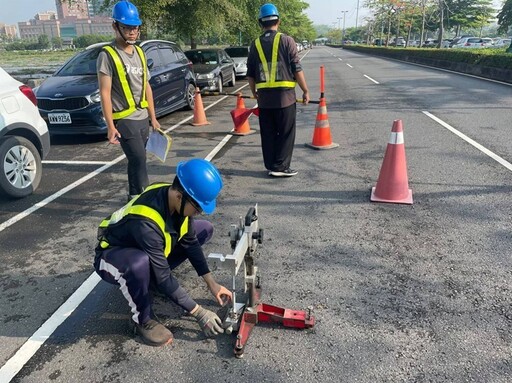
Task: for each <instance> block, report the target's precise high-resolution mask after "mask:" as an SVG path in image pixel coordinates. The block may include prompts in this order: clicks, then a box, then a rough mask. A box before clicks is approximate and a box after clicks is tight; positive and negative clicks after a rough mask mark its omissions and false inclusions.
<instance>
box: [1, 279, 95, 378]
mask: <svg viewBox="0 0 512 383" xmlns="http://www.w3.org/2000/svg"><path fill="white" fill-rule="evenodd" d="M99 281H101V278H100V277H99V275H98V274H96V273H92V274H91V275H90V276H89V278H87V280H86V281H85V282H84V283H82V285H81V286H80V287H79V288H78V289H77V290H75V292H74V293H73V294H72V295H71V296H70V297H69V298H68V299H67V300H66V302H64V303H63V304H62V305H61V306H60V307H59V308H58V309H57V311H55V312H54V313H53V315H52V316H51V317H50V318H49V319H48V320H47V321H46V322H44V323H43V325H42V326H41V327H39V329H38V330H37V331H36V332H35V333H34V334H33V335H32V336H31V337H30V338H29V339H28V340H27V341H26V342H25V343H24V344H23V346H21V347H20V348H19V349H18V351H16V353H15V354H14V356H12V357H11V358H10V359H9V360H8V361H7V363H5V364H4V365H3V366H2V368H0V382H6V383H8V382H10V381H11V380H12V378H14V377H15V376H16V374H18V372H20V370H21V369H22V368H23V366H24V365H25V364H27V362H28V361H29V360H30V358H32V356H34V354H35V353H36V352H37V350H39V348H41V346H42V345H43V344H44V343H45V342H46V340H47V339H48V338H49V337H50V336H51V335H52V334H53V332H54V331H55V330H56V329H57V327H59V326H60V325H61V324H62V323H63V322H64V321H65V320H66V319H67V318H68V317H69V316H70V315H71V314H72V313H73V311H75V309H76V308H77V307H78V305H80V303H82V301H83V300H84V299H85V298H86V297H87V296H88V295H89V294H90V293H91V291H92V290H93V289H94V288H95V287H96V285H97V284H98V283H99Z"/></svg>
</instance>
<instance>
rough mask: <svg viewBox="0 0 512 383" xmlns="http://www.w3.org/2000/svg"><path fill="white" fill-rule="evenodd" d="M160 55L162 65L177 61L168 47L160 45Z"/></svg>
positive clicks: (174, 54) (172, 50)
mask: <svg viewBox="0 0 512 383" xmlns="http://www.w3.org/2000/svg"><path fill="white" fill-rule="evenodd" d="M160 53H161V54H162V60H163V62H164V65H168V64H172V63H175V62H176V61H178V57H177V56H176V53H175V52H174V49H172V47H171V46H169V45H160Z"/></svg>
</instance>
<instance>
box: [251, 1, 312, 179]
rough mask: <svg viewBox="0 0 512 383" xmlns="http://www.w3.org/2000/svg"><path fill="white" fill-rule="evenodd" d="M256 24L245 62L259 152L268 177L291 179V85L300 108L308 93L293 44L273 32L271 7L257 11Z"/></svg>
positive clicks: (274, 21) (274, 17)
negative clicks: (258, 29)
mask: <svg viewBox="0 0 512 383" xmlns="http://www.w3.org/2000/svg"><path fill="white" fill-rule="evenodd" d="M258 22H259V23H260V26H261V27H262V28H263V31H264V32H263V34H262V35H261V36H260V37H259V38H257V39H256V40H255V41H254V42H253V43H252V45H251V48H250V50H249V57H248V59H247V79H248V81H249V86H250V87H251V92H252V94H253V96H254V97H256V98H257V100H258V107H259V112H260V113H259V122H260V135H261V149H262V152H263V161H264V163H265V168H267V170H268V171H269V172H268V174H269V175H270V176H274V177H291V176H294V175H296V174H297V171H296V170H293V169H291V168H290V163H291V161H292V153H293V145H294V143H295V120H296V101H297V98H296V95H295V85H296V84H299V86H300V88H301V89H302V92H303V95H302V100H303V102H304V104H307V103H308V102H309V91H308V86H307V84H306V79H305V77H304V73H303V71H302V67H301V65H300V61H299V56H298V53H297V45H296V44H295V41H294V40H293V39H292V38H291V37H289V36H287V35H285V34H283V33H280V32H278V31H277V28H278V27H279V23H280V20H279V12H278V11H277V8H276V6H275V5H274V4H270V3H267V4H264V5H262V6H261V8H260V13H259V16H258Z"/></svg>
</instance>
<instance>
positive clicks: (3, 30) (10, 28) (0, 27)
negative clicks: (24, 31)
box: [0, 23, 18, 40]
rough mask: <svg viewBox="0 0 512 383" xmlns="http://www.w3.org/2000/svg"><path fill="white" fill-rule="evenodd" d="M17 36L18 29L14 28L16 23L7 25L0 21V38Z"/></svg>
mask: <svg viewBox="0 0 512 383" xmlns="http://www.w3.org/2000/svg"><path fill="white" fill-rule="evenodd" d="M15 37H18V31H17V29H16V25H7V24H4V23H0V40H3V39H9V40H11V39H14V38H15Z"/></svg>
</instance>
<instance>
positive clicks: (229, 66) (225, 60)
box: [217, 51, 233, 82]
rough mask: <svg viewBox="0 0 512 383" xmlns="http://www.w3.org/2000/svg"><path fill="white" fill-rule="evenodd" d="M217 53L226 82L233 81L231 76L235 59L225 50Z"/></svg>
mask: <svg viewBox="0 0 512 383" xmlns="http://www.w3.org/2000/svg"><path fill="white" fill-rule="evenodd" d="M217 54H218V56H219V63H220V65H221V71H222V78H223V79H224V82H228V81H231V76H232V75H233V74H232V73H233V60H232V59H231V57H229V56H228V55H227V54H226V53H225V52H224V51H217Z"/></svg>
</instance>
